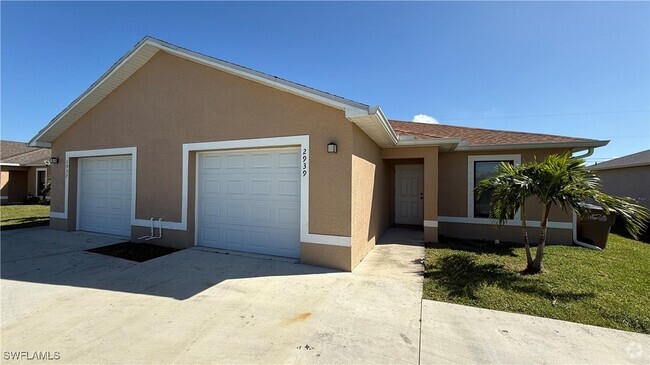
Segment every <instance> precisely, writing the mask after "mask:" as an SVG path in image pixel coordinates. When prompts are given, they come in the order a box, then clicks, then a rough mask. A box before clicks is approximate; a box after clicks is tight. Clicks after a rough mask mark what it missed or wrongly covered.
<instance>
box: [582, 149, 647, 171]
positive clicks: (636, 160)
mask: <svg viewBox="0 0 650 365" xmlns="http://www.w3.org/2000/svg"><path fill="white" fill-rule="evenodd" d="M645 165H650V150H645V151H641V152H637V153H633V154H631V155H627V156H623V157H619V158H615V159H613V160H609V161H605V162H601V163H599V164H596V165H593V166H590V169H591V170H596V171H598V170H610V169H621V168H625V167H635V166H645Z"/></svg>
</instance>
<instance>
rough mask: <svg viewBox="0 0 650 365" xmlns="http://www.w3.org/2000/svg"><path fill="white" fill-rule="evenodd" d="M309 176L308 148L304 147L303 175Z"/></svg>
mask: <svg viewBox="0 0 650 365" xmlns="http://www.w3.org/2000/svg"><path fill="white" fill-rule="evenodd" d="M305 176H307V149H306V148H303V149H302V177H305Z"/></svg>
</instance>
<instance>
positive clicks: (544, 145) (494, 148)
mask: <svg viewBox="0 0 650 365" xmlns="http://www.w3.org/2000/svg"><path fill="white" fill-rule="evenodd" d="M608 143H609V141H587V142H552V143H515V144H498V145H479V146H458V147H456V149H455V150H454V151H498V150H525V149H540V148H573V149H574V150H577V151H579V150H581V149H586V148H590V147H602V146H605V145H607V144H608Z"/></svg>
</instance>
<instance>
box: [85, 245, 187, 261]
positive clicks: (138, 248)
mask: <svg viewBox="0 0 650 365" xmlns="http://www.w3.org/2000/svg"><path fill="white" fill-rule="evenodd" d="M86 251H87V252H92V253H98V254H102V255H107V256H113V257H119V258H121V259H125V260H129V261H136V262H145V261H149V260H153V259H155V258H158V257H161V256H165V255H169V254H171V253H174V252H177V251H180V250H179V249H177V248H170V247H162V246H157V245H152V244H149V243H135V242H122V243H116V244H114V245H109V246H102V247H97V248H93V249H90V250H86Z"/></svg>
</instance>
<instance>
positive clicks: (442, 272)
mask: <svg viewBox="0 0 650 365" xmlns="http://www.w3.org/2000/svg"><path fill="white" fill-rule="evenodd" d="M533 254H534V251H533ZM525 266H526V254H525V252H524V249H523V247H520V246H516V245H512V244H504V243H502V244H501V245H495V244H494V243H491V242H478V241H469V240H451V239H445V240H444V241H443V242H442V243H439V244H431V245H429V246H427V249H426V259H425V279H424V298H425V299H431V300H439V301H443V302H450V303H458V304H464V305H471V306H475V307H482V308H489V309H496V310H501V311H508V312H517V313H524V314H530V315H535V316H541V317H549V318H555V319H561V320H566V321H572V322H580V323H586V324H592V325H596V326H603V327H610V328H616V329H621V330H626V331H634V332H642V333H650V244H647V243H643V242H639V241H634V240H631V239H628V238H625V237H622V236H619V235H616V234H611V235H610V237H609V242H608V245H607V248H606V249H605V250H604V251H593V250H588V249H584V248H580V247H576V246H547V248H546V255H545V258H544V269H545V272H544V273H542V274H538V275H521V274H519V271H521V270H523V269H524V268H525Z"/></svg>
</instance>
